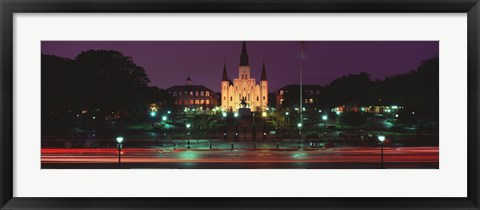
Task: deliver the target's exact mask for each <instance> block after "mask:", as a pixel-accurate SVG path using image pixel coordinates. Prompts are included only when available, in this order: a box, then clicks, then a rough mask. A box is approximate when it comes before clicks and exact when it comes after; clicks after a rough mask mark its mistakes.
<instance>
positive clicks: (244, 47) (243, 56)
mask: <svg viewBox="0 0 480 210" xmlns="http://www.w3.org/2000/svg"><path fill="white" fill-rule="evenodd" d="M240 66H250V65H249V64H248V54H247V44H246V43H245V41H244V42H243V45H242V54H241V55H240Z"/></svg>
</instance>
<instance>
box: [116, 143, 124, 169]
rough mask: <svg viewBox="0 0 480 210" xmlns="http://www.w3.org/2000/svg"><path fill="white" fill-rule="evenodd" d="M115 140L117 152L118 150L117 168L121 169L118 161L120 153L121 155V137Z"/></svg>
mask: <svg viewBox="0 0 480 210" xmlns="http://www.w3.org/2000/svg"><path fill="white" fill-rule="evenodd" d="M116 140H117V150H118V168H121V167H120V164H121V159H120V158H121V157H120V155H121V153H122V142H123V137H121V136H118V137H117V139H116Z"/></svg>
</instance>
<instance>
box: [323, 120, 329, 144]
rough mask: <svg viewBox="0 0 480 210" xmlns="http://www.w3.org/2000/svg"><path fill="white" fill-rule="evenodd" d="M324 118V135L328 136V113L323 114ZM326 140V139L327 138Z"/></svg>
mask: <svg viewBox="0 0 480 210" xmlns="http://www.w3.org/2000/svg"><path fill="white" fill-rule="evenodd" d="M322 119H323V136H325V137H326V136H327V120H328V116H327V115H323V116H322ZM325 141H326V139H325Z"/></svg>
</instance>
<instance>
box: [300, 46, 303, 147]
mask: <svg viewBox="0 0 480 210" xmlns="http://www.w3.org/2000/svg"><path fill="white" fill-rule="evenodd" d="M302 71H303V42H300V125H301V126H300V128H299V134H300V139H301V138H302V128H303V75H302Z"/></svg>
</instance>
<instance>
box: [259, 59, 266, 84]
mask: <svg viewBox="0 0 480 210" xmlns="http://www.w3.org/2000/svg"><path fill="white" fill-rule="evenodd" d="M260 80H261V81H267V72H266V71H265V62H263V68H262V78H261V79H260Z"/></svg>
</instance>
